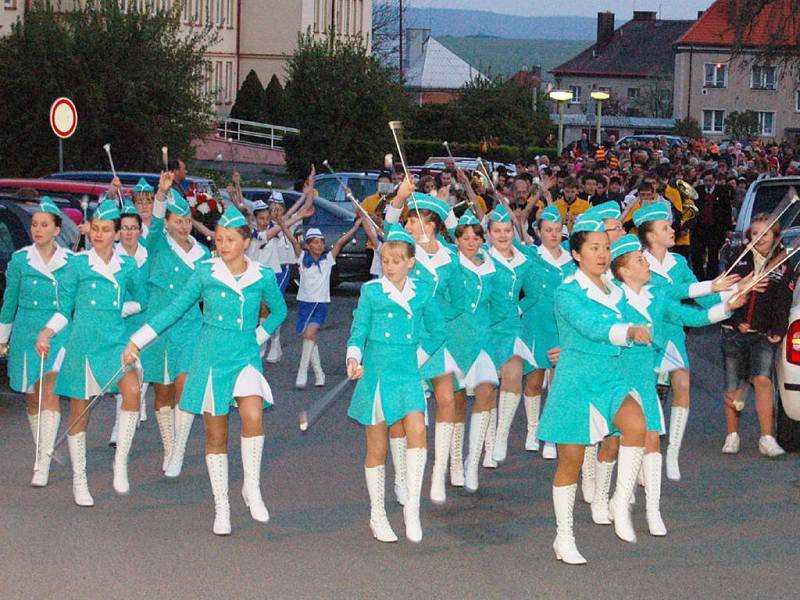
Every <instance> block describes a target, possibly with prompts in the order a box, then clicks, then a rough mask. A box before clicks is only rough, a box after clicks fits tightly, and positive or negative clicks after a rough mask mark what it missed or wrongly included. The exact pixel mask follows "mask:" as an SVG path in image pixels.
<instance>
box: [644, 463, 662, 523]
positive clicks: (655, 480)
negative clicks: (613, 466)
mask: <svg viewBox="0 0 800 600" xmlns="http://www.w3.org/2000/svg"><path fill="white" fill-rule="evenodd" d="M661 464H662V458H661V453H660V452H650V453H649V454H645V455H644V458H643V459H642V471H643V473H644V491H645V494H646V495H647V503H646V510H647V527H648V529H649V530H650V535H654V536H659V537H660V536H664V535H667V526H666V525H664V519H662V518H661Z"/></svg>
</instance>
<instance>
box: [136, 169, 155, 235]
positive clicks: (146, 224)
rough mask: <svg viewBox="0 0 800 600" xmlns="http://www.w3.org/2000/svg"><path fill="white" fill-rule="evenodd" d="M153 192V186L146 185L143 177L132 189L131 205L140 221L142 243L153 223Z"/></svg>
mask: <svg viewBox="0 0 800 600" xmlns="http://www.w3.org/2000/svg"><path fill="white" fill-rule="evenodd" d="M154 191H155V190H154V189H153V186H152V185H150V184H149V183H147V180H146V179H145V178H144V177H142V178H141V179H139V182H138V183H137V184H136V185H135V186H134V187H133V205H134V206H135V207H136V210H137V211H138V213H139V217H140V218H141V219H142V231H141V238H142V243H144V240H146V239H147V234H148V233H149V232H150V224H151V223H152V222H153V202H154V199H153V192H154Z"/></svg>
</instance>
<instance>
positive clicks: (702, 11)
mask: <svg viewBox="0 0 800 600" xmlns="http://www.w3.org/2000/svg"><path fill="white" fill-rule="evenodd" d="M704 14H706V11H704V10H698V11H697V20H698V21H699V20H700V17H702V16H703V15H704Z"/></svg>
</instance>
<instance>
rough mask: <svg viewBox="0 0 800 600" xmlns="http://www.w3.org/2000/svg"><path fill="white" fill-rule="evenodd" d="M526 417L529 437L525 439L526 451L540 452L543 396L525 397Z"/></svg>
mask: <svg viewBox="0 0 800 600" xmlns="http://www.w3.org/2000/svg"><path fill="white" fill-rule="evenodd" d="M522 398H523V402H524V404H525V416H526V417H527V419H528V435H527V436H526V437H525V450H528V451H529V452H538V451H539V409H540V407H541V403H542V397H541V396H523V397H522Z"/></svg>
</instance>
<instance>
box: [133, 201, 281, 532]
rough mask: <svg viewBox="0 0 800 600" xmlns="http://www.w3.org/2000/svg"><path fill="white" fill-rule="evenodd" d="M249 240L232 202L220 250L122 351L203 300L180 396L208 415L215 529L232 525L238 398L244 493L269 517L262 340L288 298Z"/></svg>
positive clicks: (255, 513) (254, 510)
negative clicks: (251, 252) (232, 427)
mask: <svg viewBox="0 0 800 600" xmlns="http://www.w3.org/2000/svg"><path fill="white" fill-rule="evenodd" d="M248 244H250V229H249V226H248V225H247V220H246V219H245V218H244V216H243V215H242V213H240V212H239V210H238V209H236V208H235V207H234V206H229V207H228V208H227V209H226V210H225V213H224V214H223V216H222V219H220V222H219V223H218V225H217V228H216V246H217V251H218V252H219V257H217V258H212V259H209V260H205V261H202V262H201V263H200V264H198V265H197V268H196V269H195V270H194V272H193V274H192V276H191V277H190V278H189V279H188V280H187V281H186V283H185V284H184V285H183V286H182V290H181V292H180V294H179V295H178V296H177V297H175V298H173V299H172V300H171V301H170V302H169V303H168V304H165V305H153V306H152V310H151V311H150V312H149V314H148V319H147V323H146V324H145V325H144V326H142V327H141V328H140V329H139V330H138V331H137V332H136V333H134V334H133V335H132V336H131V338H130V342H129V343H128V346H127V347H126V348H125V352H124V354H123V362H124V363H125V364H130V363H133V362H135V361H136V359H137V356H138V353H139V350H140V349H142V348H144V347H145V346H147V345H148V344H149V343H151V342H153V341H154V340H155V339H156V337H157V336H158V335H161V334H163V333H164V332H165V331H169V330H170V327H171V326H172V325H173V324H174V323H176V322H178V321H179V320H180V319H181V318H182V317H183V315H184V314H185V313H186V312H187V311H192V310H194V309H195V308H196V307H197V304H198V303H199V302H202V303H203V317H202V328H201V331H200V334H199V336H198V338H197V339H202V340H203V344H202V345H196V346H195V347H194V351H193V352H192V356H191V363H190V367H189V372H188V376H187V378H186V385H185V387H184V389H183V394H182V395H181V400H180V403H181V409H182V410H183V411H186V412H187V413H190V414H193V415H202V416H203V422H204V424H205V427H206V465H207V467H208V474H209V479H210V481H211V488H212V490H213V494H214V508H215V517H214V527H213V531H214V533H215V534H217V535H228V534H230V533H231V522H230V503H229V500H228V454H227V445H228V413H229V412H230V409H231V407H232V406H233V405H234V401H235V402H236V404H237V405H238V408H239V415H240V417H241V419H242V438H241V444H242V445H241V451H242V468H243V471H244V484H243V486H242V497H243V498H244V501H245V504H246V505H247V506H248V507H249V508H250V514H251V516H252V517H253V519H255V520H256V521H260V522H263V523H266V522H267V521H268V520H269V512H268V511H267V507H266V506H265V504H264V501H263V499H262V497H261V484H260V477H261V456H262V452H263V449H264V427H263V413H264V408H266V407H268V406H270V405H272V392H271V390H270V387H269V384H268V383H267V381H266V379H264V376H263V375H262V373H261V357H260V353H259V347H260V346H261V345H262V344H264V343H265V342H266V341H267V339H268V338H269V336H270V335H271V333H272V332H273V331H275V330H276V328H277V326H278V324H280V322H281V321H283V320H284V319H285V318H286V303H285V302H284V300H283V296H282V295H281V293H280V289H279V288H278V284H277V282H276V281H275V277H274V276H273V275H272V273H271V272H270V271H269V270H268V269H265V268H263V267H261V266H260V265H258V264H257V263H255V262H253V261H251V260H250V259H249V258H247V256H245V250H246V249H247V246H248ZM262 302H266V303H267V306H268V308H269V313H270V314H269V317H267V319H266V321H264V323H263V325H259V324H258V320H259V313H260V308H261V303H262ZM213 349H219V350H221V351H219V352H214V351H213Z"/></svg>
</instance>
